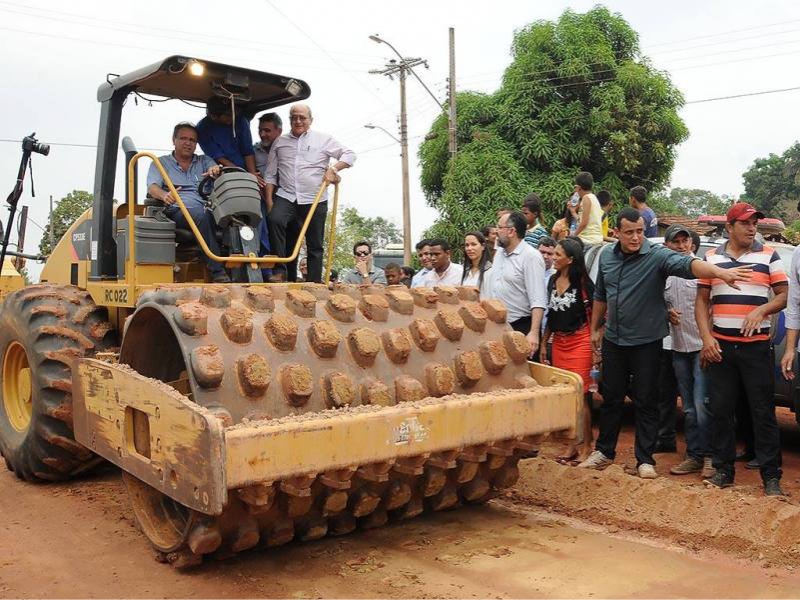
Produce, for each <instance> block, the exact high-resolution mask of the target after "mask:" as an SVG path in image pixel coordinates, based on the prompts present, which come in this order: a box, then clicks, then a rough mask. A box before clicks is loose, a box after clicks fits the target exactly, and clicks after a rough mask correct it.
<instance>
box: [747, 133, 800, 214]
mask: <svg viewBox="0 0 800 600" xmlns="http://www.w3.org/2000/svg"><path fill="white" fill-rule="evenodd" d="M742 179H744V196H743V199H745V200H747V201H748V202H750V203H751V204H753V205H755V206H757V207H758V208H760V209H761V210H762V211H764V213H766V214H767V216H770V217H778V218H783V219H787V218H788V219H792V218H793V217H794V214H795V207H796V206H797V201H798V199H800V142H796V143H795V144H794V145H793V146H791V147H790V148H788V149H787V150H786V151H785V152H784V153H783V154H781V155H780V156H778V155H777V154H770V155H769V156H768V157H766V158H757V159H756V160H755V161H754V162H753V164H752V165H751V166H750V168H749V169H747V171H745V172H744V173H743V174H742Z"/></svg>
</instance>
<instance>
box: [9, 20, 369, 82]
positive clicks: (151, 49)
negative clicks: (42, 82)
mask: <svg viewBox="0 0 800 600" xmlns="http://www.w3.org/2000/svg"><path fill="white" fill-rule="evenodd" d="M0 31H10V32H12V33H23V34H25V35H35V36H40V37H46V38H54V39H59V40H69V41H71V42H79V43H82V44H91V45H95V46H103V47H107V46H115V47H117V48H130V49H133V50H144V51H146V52H149V53H151V54H154V55H158V56H162V57H163V54H162V53H161V52H159V51H158V50H157V49H155V48H154V47H153V46H136V45H133V44H122V43H119V42H109V41H105V40H95V39H83V38H76V37H70V36H66V35H61V34H54V33H44V32H41V31H28V30H25V29H15V28H13V27H0ZM218 56H219V57H220V58H222V59H224V60H234V61H238V60H242V59H243V57H236V56H231V55H218ZM252 58H253V57H252V56H249V57H248V59H252ZM282 66H285V67H291V68H298V69H313V70H327V69H325V68H324V67H322V66H316V65H305V64H303V65H297V64H290V63H282ZM342 70H344V71H345V72H346V73H348V74H350V75H351V76H352V73H361V72H362V71H361V70H360V69H359V70H347V69H344V68H342Z"/></svg>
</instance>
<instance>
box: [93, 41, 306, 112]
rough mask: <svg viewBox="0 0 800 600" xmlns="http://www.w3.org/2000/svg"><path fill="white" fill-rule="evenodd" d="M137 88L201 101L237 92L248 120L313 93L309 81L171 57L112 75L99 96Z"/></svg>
mask: <svg viewBox="0 0 800 600" xmlns="http://www.w3.org/2000/svg"><path fill="white" fill-rule="evenodd" d="M134 91H135V92H138V93H140V94H151V95H155V96H161V97H163V98H175V99H179V100H186V101H189V102H200V103H205V102H206V100H207V99H208V98H210V97H211V96H215V95H216V96H220V97H222V98H230V97H231V95H233V97H234V99H235V101H236V106H237V111H239V110H241V112H242V114H244V115H245V116H246V117H247V118H248V119H249V118H252V117H253V115H255V114H257V113H259V112H261V111H264V110H268V109H270V108H274V107H276V106H281V105H283V104H286V103H287V102H296V101H298V100H302V99H304V98H308V96H309V95H310V93H311V89H310V88H309V86H308V84H307V83H305V82H304V81H301V80H299V79H294V78H292V77H287V76H284V75H276V74H274V73H264V72H262V71H256V70H253V69H246V68H243V67H234V66H231V65H224V64H222V63H217V62H211V61H207V60H200V59H196V58H190V57H187V56H170V57H168V58H166V59H164V60H162V61H160V62H157V63H154V64H152V65H149V66H147V67H143V68H141V69H137V70H136V71H133V72H131V73H128V74H126V75H118V76H117V75H111V74H110V75H109V76H108V79H107V81H106V82H105V83H103V84H102V85H101V86H100V87H99V88H98V90H97V99H98V101H100V102H105V101H107V100H109V99H111V98H112V97H113V96H115V95H117V94H120V93H122V94H124V95H126V96H127V95H128V94H129V93H131V92H134Z"/></svg>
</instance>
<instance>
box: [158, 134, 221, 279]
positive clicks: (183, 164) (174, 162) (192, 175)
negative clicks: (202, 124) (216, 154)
mask: <svg viewBox="0 0 800 600" xmlns="http://www.w3.org/2000/svg"><path fill="white" fill-rule="evenodd" d="M172 144H173V146H174V148H175V150H173V152H172V154H167V155H165V156H162V157H160V158H159V159H158V161H159V162H160V163H161V166H162V167H164V170H165V171H166V172H167V175H168V176H169V178H170V180H171V181H172V184H173V185H174V186H175V189H176V190H177V192H178V194H179V195H180V197H181V200H183V203H184V205H186V209H187V210H188V211H189V214H191V215H192V219H193V220H194V222H195V224H196V225H197V228H198V229H199V230H200V235H202V236H203V239H204V240H205V242H206V244H207V245H208V247H209V249H210V250H211V252H213V253H214V254H217V255H219V253H220V249H219V245H218V244H217V237H216V235H215V233H216V227H217V226H216V223H214V219H213V218H212V216H211V214H210V213H209V212H208V211H206V207H205V204H204V203H203V199H202V198H201V197H200V194H198V192H197V186H198V184H199V183H200V182H201V181H202V180H203V177H205V176H206V175H210V176H211V177H218V176H219V174H220V167H219V165H217V164H216V163H215V162H214V161H213V160H212V159H211V158H209V157H208V156H198V155H197V154H195V153H194V151H195V149H196V148H197V128H196V127H195V126H194V125H192V124H191V123H178V124H177V125H176V126H175V129H173V131H172ZM147 193H148V194H149V195H150V196H152V197H153V198H155V199H156V200H161V201H162V202H163V203H164V204H166V205H167V208H166V210H165V211H164V214H165V215H166V216H167V217H169V218H170V219H172V220H173V221H175V226H176V227H178V228H179V229H189V223H188V222H187V221H186V218H185V217H184V216H183V213H182V212H181V210H180V208H179V207H178V205H177V204H176V199H175V198H174V197H172V195H171V194H170V191H169V189H167V184H166V183H165V182H164V178H163V177H162V176H161V173H160V172H159V170H158V169H157V168H156V165H155V163H154V164H151V165H150V170H149V171H148V173H147ZM206 264H207V265H208V270H209V272H210V273H211V279H212V281H214V283H229V282H230V277H229V276H228V274H227V273H226V272H225V269H224V268H223V266H222V265H221V264H220V263H218V262H215V261H212V260H211V259H208V258H207V259H206Z"/></svg>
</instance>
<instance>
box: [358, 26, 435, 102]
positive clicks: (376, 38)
mask: <svg viewBox="0 0 800 600" xmlns="http://www.w3.org/2000/svg"><path fill="white" fill-rule="evenodd" d="M369 39H371V40H372V41H373V42H375V43H377V44H386V45H387V46H389V48H391V49H392V51H393V52H394V53H395V54H397V57H398V58H399V59H400V60H401V61H403V60H405V59H404V58H403V55H402V54H400V53H399V52H398V51H397V48H395V47H394V46H392V45H391V44H390V43H389V42H387V41H386V40H384V39H383V38H382V37H380V36H379V35H378V34H375V35H371V36H369ZM423 64H424V65H425V68H426V69H427V68H428V61H423ZM408 70H409V71H411V74H412V75H413V76H414V77H416V78H417V81H419V84H420V85H421V86H422V87H424V88H425V91H426V92H428V93H429V94H430V96H431V98H433V101H434V102H436V105H437V106H438V107H439V108H441V109H442V110H443V111H444V106H443V103H442V102H441V101H440V100H439V99H438V98H437V97H436V96H435V94H434V93H433V92H432V91H431V90H430V88H429V87H428V86H427V85H425V82H424V81H422V79H420V78H419V75H417V72H416V71H415V70H414V69H412V68H411V66H409V67H408ZM446 112H447V111H445V113H446Z"/></svg>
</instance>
